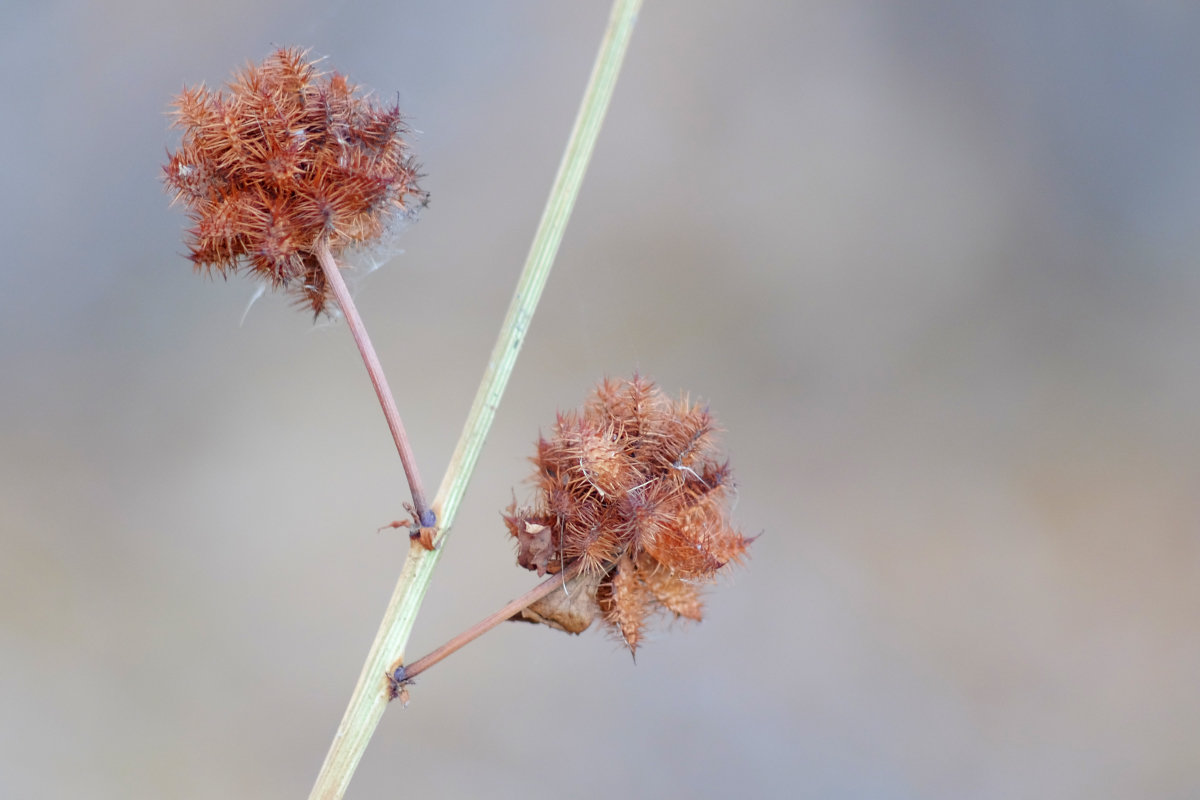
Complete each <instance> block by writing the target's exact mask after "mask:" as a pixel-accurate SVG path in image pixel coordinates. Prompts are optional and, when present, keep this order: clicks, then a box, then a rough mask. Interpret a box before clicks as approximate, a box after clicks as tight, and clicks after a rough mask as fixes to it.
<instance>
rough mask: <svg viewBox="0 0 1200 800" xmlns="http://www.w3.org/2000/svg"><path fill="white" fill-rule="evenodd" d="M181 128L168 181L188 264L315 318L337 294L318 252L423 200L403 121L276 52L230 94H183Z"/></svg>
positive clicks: (293, 55)
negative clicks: (286, 298)
mask: <svg viewBox="0 0 1200 800" xmlns="http://www.w3.org/2000/svg"><path fill="white" fill-rule="evenodd" d="M173 109H174V111H173V117H174V120H173V125H174V127H177V128H181V129H182V130H183V140H182V142H181V143H180V146H179V149H178V150H176V151H175V152H174V153H170V154H169V158H168V161H167V163H166V165H164V167H163V180H164V182H165V183H166V185H167V188H168V189H169V190H170V191H172V192H173V193H174V196H175V200H176V201H180V202H183V203H184V204H185V205H186V206H187V207H188V215H189V216H190V217H191V219H192V221H193V223H194V224H193V226H192V228H191V229H190V230H189V231H188V241H187V243H188V249H189V251H190V252H189V256H190V258H191V260H192V262H193V263H194V264H195V265H196V267H197V269H202V270H205V271H210V272H211V271H216V272H219V273H221V274H222V275H227V274H228V273H230V272H237V271H239V270H247V269H248V270H249V271H251V272H253V273H255V274H256V275H257V276H258V277H260V278H261V279H263V280H264V281H266V282H268V283H270V284H271V285H272V286H275V287H277V288H284V289H286V290H288V291H289V292H291V293H292V294H293V295H294V297H295V299H296V301H297V303H299V304H302V305H305V306H308V307H309V308H311V309H312V311H313V312H314V313H316V314H320V313H321V312H322V311H325V310H326V304H327V303H328V301H329V299H330V290H329V289H328V287H327V286H326V283H325V277H324V274H323V273H322V271H321V267H320V264H319V263H318V262H317V258H316V255H315V249H316V248H317V246H318V245H319V244H320V243H322V242H324V243H327V244H328V246H329V248H330V250H331V251H332V252H333V253H334V255H337V254H339V253H340V252H342V251H343V250H345V249H346V248H347V247H350V246H354V245H363V244H370V243H372V242H373V241H375V240H377V239H378V238H379V237H380V236H381V235H382V234H384V233H385V232H386V231H387V230H388V229H389V228H390V227H391V226H392V225H393V224H395V223H396V222H397V221H399V220H402V219H407V218H410V217H412V216H413V215H414V214H415V212H416V210H417V209H418V208H420V207H421V206H423V205H424V204H425V202H426V201H427V195H426V194H425V192H424V191H422V190H421V188H420V187H419V186H418V185H417V180H418V178H419V177H420V176H419V174H418V172H417V169H418V168H417V165H416V163H415V162H414V161H413V160H412V158H411V157H410V156H409V154H408V148H407V145H406V144H405V142H404V139H403V138H401V134H403V133H404V132H405V128H404V125H403V122H402V121H401V117H400V111H399V109H398V108H397V107H395V106H389V107H383V106H380V105H378V104H377V103H375V102H373V101H371V100H369V99H367V98H366V97H364V96H363V95H362V94H361V93H360V92H359V91H358V89H357V87H355V86H354V85H353V84H351V83H350V82H349V81H347V80H346V78H345V77H344V76H342V75H339V74H337V73H336V72H335V73H330V74H324V73H321V72H320V71H319V70H318V69H317V63H316V62H315V61H309V60H308V58H307V54H306V52H305V51H303V50H300V49H297V48H287V49H280V50H278V51H276V52H275V53H274V54H273V55H271V56H270V57H268V58H267V59H266V61H264V62H263V63H262V64H261V65H254V64H251V65H248V66H246V67H245V68H244V69H242V70H239V71H238V72H237V73H236V74H235V75H234V78H233V80H232V81H230V83H229V84H228V92H223V91H215V92H214V91H210V90H208V89H207V88H205V87H203V86H199V87H193V88H187V89H184V90H183V91H182V92H181V93H180V94H179V96H178V97H176V98H175V101H174V103H173Z"/></svg>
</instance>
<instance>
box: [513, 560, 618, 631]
mask: <svg viewBox="0 0 1200 800" xmlns="http://www.w3.org/2000/svg"><path fill="white" fill-rule="evenodd" d="M602 577H603V576H602V575H588V574H583V575H579V576H577V577H575V578H572V579H571V580H569V581H567V585H566V591H564V590H563V589H555V590H554V591H553V592H551V593H550V594H548V595H546V596H545V597H543V598H542V599H541V600H538V601H537V602H536V603H533V604H532V605H529V606H527V607H526V608H524V609H522V610H521V612H520V613H519V614H518V615H517V616H515V617H513V619H514V620H520V621H522V622H540V623H541V624H543V625H549V626H550V627H551V628H555V629H557V630H560V631H566V632H567V633H583V632H584V631H585V630H587V629H588V626H589V625H591V624H592V620H594V619H595V618H596V617H597V616H599V614H600V606H599V605H597V603H596V588H597V587H598V586H599V585H600V579H601V578H602Z"/></svg>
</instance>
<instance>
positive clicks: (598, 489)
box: [504, 375, 749, 652]
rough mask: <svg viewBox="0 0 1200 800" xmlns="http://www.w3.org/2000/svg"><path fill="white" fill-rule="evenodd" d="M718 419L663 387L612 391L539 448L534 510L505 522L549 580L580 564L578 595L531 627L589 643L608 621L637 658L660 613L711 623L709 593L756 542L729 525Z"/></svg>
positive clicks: (551, 606) (553, 602) (532, 615)
mask: <svg viewBox="0 0 1200 800" xmlns="http://www.w3.org/2000/svg"><path fill="white" fill-rule="evenodd" d="M715 429H716V428H715V423H714V421H713V418H712V416H711V415H710V414H709V412H708V409H707V408H704V407H702V406H699V405H692V404H691V403H689V402H688V400H687V399H686V398H682V399H680V400H678V401H672V400H671V399H670V398H668V397H667V396H666V395H664V394H663V393H662V392H661V391H660V390H659V389H658V387H657V386H655V385H654V383H653V382H651V381H649V380H646V379H644V378H641V377H639V376H637V375H635V376H634V377H633V378H632V379H631V380H621V381H610V380H605V381H604V382H603V383H601V384H600V386H598V387H597V388H596V390H595V392H594V393H593V395H592V396H591V398H590V399H589V400H588V401H587V403H586V405H585V406H584V407H583V410H582V411H580V412H568V413H560V414H559V415H558V420H557V422H556V423H555V425H554V432H553V435H552V436H551V437H550V438H548V439H547V438H544V437H543V438H541V439H540V440H539V441H538V446H537V455H536V456H535V457H534V458H533V459H532V460H533V462H534V464H535V465H536V470H535V473H534V476H533V480H534V482H535V483H536V499H535V501H534V504H533V505H532V507H530V508H522V509H519V510H518V509H517V508H516V503H514V504H513V506H512V507H510V508H509V510H508V514H506V515H505V518H504V520H505V523H506V524H507V526H508V530H509V533H510V534H511V535H512V536H513V537H514V538H516V540H517V561H518V563H519V564H520V565H521V566H523V567H525V568H526V569H531V570H536V571H537V573H538V574H539V575H544V574H545V573H548V572H549V573H557V572H559V571H561V570H563V569H564V568H565V567H567V566H569V565H571V564H574V563H578V564H579V565H580V568H581V574H580V577H579V578H578V579H576V580H575V581H574V582H573V589H572V594H571V595H568V596H565V597H564V596H563V593H561V592H558V593H555V594H554V595H551V596H550V597H548V598H547V599H546V600H545V601H542V602H541V603H539V604H535V605H534V606H531V607H530V609H528V610H527V611H526V612H525V614H524V617H525V618H526V619H529V620H531V621H535V622H543V623H546V624H549V625H551V626H553V627H557V628H560V629H563V630H568V631H571V632H573V633H578V632H579V631H581V630H583V629H584V628H586V627H588V625H589V624H590V623H591V621H592V619H594V618H595V617H596V616H600V617H602V618H603V620H604V621H605V622H606V623H607V624H609V625H610V626H612V627H613V628H614V629H615V630H616V631H617V632H618V633H619V634H620V635H621V637H622V638H623V639H624V641H625V643H626V644H627V645H628V646H629V649H630V650H631V651H634V652H636V650H637V646H638V643H639V641H641V638H642V634H643V630H644V628H645V624H646V619H647V618H648V617H649V616H650V615H651V614H652V613H653V612H655V611H666V612H669V613H671V614H674V615H675V616H676V617H686V618H688V619H693V620H699V619H700V618H701V613H702V605H701V602H700V595H699V589H698V584H699V583H702V582H705V581H707V580H711V579H712V577H713V576H714V575H715V573H716V572H717V570H719V569H720V568H721V567H723V566H724V565H725V564H727V563H729V562H730V561H737V560H739V558H740V557H741V555H742V554H743V553H744V552H745V550H746V546H747V545H748V544H749V541H748V540H747V539H746V538H745V537H743V536H742V535H741V534H740V533H738V532H737V531H735V530H734V529H733V528H732V527H731V526H730V523H729V517H728V506H729V499H730V492H731V488H732V485H731V474H730V470H729V463H728V462H727V461H725V460H724V459H723V458H722V457H721V456H720V454H719V453H718V451H717V449H716V447H715V444H714V441H713V437H714V431H715Z"/></svg>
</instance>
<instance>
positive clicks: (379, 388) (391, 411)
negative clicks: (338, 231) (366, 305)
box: [316, 241, 436, 527]
mask: <svg viewBox="0 0 1200 800" xmlns="http://www.w3.org/2000/svg"><path fill="white" fill-rule="evenodd" d="M316 254H317V260H318V261H320V262H321V269H322V270H324V272H325V280H326V281H327V282H328V283H329V288H330V289H332V290H333V295H334V297H336V298H337V302H338V305H339V306H340V307H341V309H342V314H344V315H345V317H346V323H347V324H348V325H349V326H350V333H351V335H353V336H354V343H355V344H357V345H358V352H359V353H361V354H362V360H363V363H364V364H366V366H367V374H368V375H370V376H371V383H372V385H374V387H375V394H376V395H377V396H378V397H379V405H380V406H382V408H383V416H384V417H385V418H386V419H387V424H388V429H389V430H391V432H392V439H394V440H395V442H396V450H398V451H399V452H400V463H401V464H402V465H404V475H405V477H406V478H408V488H409V491H410V492H412V501H413V509H414V511H415V515H416V518H417V520H416V521H417V524H419V525H421V526H423V527H432V526H433V525H434V524H435V522H436V519H435V518H434V515H433V512H432V511H430V509H429V504H428V503H426V502H425V487H424V486H423V485H422V483H421V473H420V472H418V471H417V462H416V459H415V458H414V457H413V451H412V446H411V445H409V443H408V434H407V433H405V431H404V423H403V422H402V421H401V420H400V411H399V409H397V408H396V400H395V398H394V397H393V396H392V391H391V389H389V388H388V383H387V378H386V377H384V374H383V365H381V364H380V363H379V356H377V355H376V354H375V348H374V347H373V346H372V345H371V337H369V336H368V335H367V328H366V326H365V325H363V321H362V317H360V316H359V315H358V308H357V307H356V306H355V305H354V299H353V298H352V297H351V296H350V290H349V289H348V288H346V281H344V280H343V279H342V272H341V270H340V269H338V265H337V262H336V261H334V259H333V253H331V252H330V251H329V244H328V243H327V242H324V241H322V242H321V243H320V244H318V245H317V248H316Z"/></svg>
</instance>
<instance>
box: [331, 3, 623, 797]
mask: <svg viewBox="0 0 1200 800" xmlns="http://www.w3.org/2000/svg"><path fill="white" fill-rule="evenodd" d="M640 7H641V0H614V3H613V8H612V13H611V15H610V17H609V23H608V29H607V30H606V31H605V34H604V40H603V41H602V42H601V45H600V52H599V54H598V55H597V57H596V63H595V65H594V66H593V68H592V74H591V78H590V79H589V82H588V86H587V89H586V91H585V92H584V96H583V102H582V104H581V106H580V109H579V114H578V116H577V117H576V118H575V125H574V128H573V129H572V130H571V135H570V138H569V139H568V141H567V148H566V152H565V153H564V154H563V159H562V162H561V163H560V164H559V168H558V174H557V175H556V177H555V179H554V186H553V188H552V189H551V190H550V197H549V199H548V200H547V202H546V207H545V209H544V210H543V212H542V218H541V221H540V222H539V223H538V229H537V233H536V234H535V235H534V240H533V244H532V246H531V247H530V250H529V255H528V257H527V258H526V260H525V267H524V269H523V270H522V272H521V277H520V279H519V280H518V283H517V288H516V291H515V292H514V294H513V298H512V302H511V303H510V305H509V309H508V314H507V315H506V316H505V319H504V323H503V324H502V326H501V328H500V333H499V336H498V337H497V340H496V345H495V347H494V348H493V350H492V356H491V358H490V359H489V361H488V365H487V369H485V370H484V374H483V379H482V380H481V382H480V385H479V390H478V391H477V392H476V394H475V400H474V403H473V404H472V406H471V412H470V414H469V416H468V417H467V422H466V424H465V425H464V426H463V431H462V434H461V436H460V437H459V440H458V445H457V447H456V448H455V450H454V455H453V456H452V457H451V460H450V466H449V467H448V468H447V470H446V474H445V476H444V477H443V479H442V485H441V487H440V489H439V490H438V494H437V497H436V498H435V499H434V501H433V510H434V512H435V513H436V514H437V523H438V528H439V536H438V539H437V542H438V545H439V546H438V548H437V549H435V550H425V549H424V548H423V547H421V545H420V544H419V543H417V542H413V543H412V544H411V545H410V547H409V552H408V558H407V559H406V560H405V562H404V567H403V569H402V570H401V572H400V577H399V579H398V580H397V582H396V588H395V590H394V591H393V593H392V598H391V600H390V601H389V602H388V605H387V608H386V609H385V611H384V615H383V619H382V620H381V621H380V624H379V630H378V632H377V633H376V635H375V640H374V641H373V642H372V643H371V649H370V651H369V652H368V653H367V659H366V662H365V663H364V665H363V668H362V672H361V673H360V674H359V677H358V683H357V684H356V685H355V687H354V692H353V694H352V695H351V697H350V702H349V704H348V705H347V707H346V713H345V714H344V715H343V717H342V721H341V723H340V724H339V725H338V729H337V733H336V734H335V735H334V738H333V742H332V744H331V745H330V747H329V752H328V753H327V754H326V756H325V762H324V763H323V764H322V765H321V771H320V773H319V774H318V775H317V780H316V782H315V783H314V785H313V789H312V793H311V794H310V795H309V797H310V798H311V799H314V800H315V799H316V798H320V800H334V799H335V798H341V797H343V796H344V795H345V792H346V787H347V786H348V785H349V783H350V779H351V778H352V777H353V775H354V771H355V769H356V768H357V767H358V763H359V761H360V760H361V759H362V756H363V753H364V752H365V751H366V748H367V744H368V742H370V740H371V736H372V735H373V734H374V732H375V728H376V726H377V725H378V724H379V720H380V719H381V718H382V717H383V712H384V709H385V708H387V704H388V692H389V688H390V679H391V674H390V673H389V671H388V668H389V666H390V665H391V664H393V663H396V662H397V661H402V659H403V654H404V650H405V646H406V645H407V643H408V637H409V634H410V633H411V632H412V626H413V621H414V620H415V618H416V614H417V610H418V609H419V608H420V606H421V602H422V600H423V599H424V597H425V591H426V589H427V588H428V586H429V580H430V578H431V577H432V574H433V568H434V566H436V564H437V561H438V559H439V557H440V556H441V553H442V549H441V545H442V544H444V542H445V539H446V535H447V534H448V532H449V529H450V527H451V526H452V525H453V523H454V518H455V515H456V513H457V511H458V506H459V503H460V502H461V500H462V497H463V494H464V492H465V491H466V487H467V483H468V481H469V480H470V476H471V472H472V470H474V468H475V462H476V461H477V460H478V458H479V453H480V451H481V450H482V448H483V442H484V440H485V439H486V437H487V433H488V430H489V429H490V428H491V424H492V420H493V418H494V417H495V415H496V409H497V408H498V407H499V404H500V398H501V396H502V395H503V394H504V389H505V387H506V386H507V384H508V378H509V376H510V375H511V374H512V369H513V366H514V364H515V363H516V359H517V354H518V352H519V351H520V349H521V344H522V343H523V342H524V340H525V335H526V333H527V332H528V330H529V324H530V321H531V319H532V318H533V312H534V310H535V309H536V307H537V303H538V300H539V299H540V298H541V295H542V289H543V288H544V287H545V285H546V279H547V278H548V277H549V274H550V268H551V266H552V265H553V263H554V257H555V255H556V254H557V253H558V247H559V244H560V243H561V242H562V236H563V231H564V230H565V229H566V225H567V220H568V219H569V218H570V215H571V209H572V208H573V207H574V205H575V199H576V198H577V197H578V195H579V187H580V185H581V184H582V182H583V176H584V173H585V172H586V171H587V164H588V162H589V160H590V159H591V155H592V150H593V149H594V147H595V144H596V138H597V135H598V134H599V131H600V126H601V123H602V122H603V120H604V115H605V112H606V111H607V110H608V105H609V101H610V100H611V98H612V93H613V88H614V86H615V85H616V80H617V75H618V73H619V72H620V69H621V63H622V61H623V59H624V56H625V51H626V49H627V48H628V45H629V39H630V36H631V35H632V33H633V26H634V22H635V21H636V20H637V13H638V9H639V8H640Z"/></svg>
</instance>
